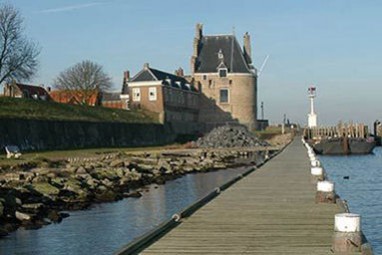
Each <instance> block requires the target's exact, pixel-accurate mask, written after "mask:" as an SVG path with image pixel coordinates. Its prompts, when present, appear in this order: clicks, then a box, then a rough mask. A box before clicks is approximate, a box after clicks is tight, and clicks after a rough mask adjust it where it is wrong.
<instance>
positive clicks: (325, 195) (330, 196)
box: [316, 181, 337, 204]
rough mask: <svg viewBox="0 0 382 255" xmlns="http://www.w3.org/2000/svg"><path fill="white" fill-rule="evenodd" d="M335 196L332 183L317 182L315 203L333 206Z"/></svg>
mask: <svg viewBox="0 0 382 255" xmlns="http://www.w3.org/2000/svg"><path fill="white" fill-rule="evenodd" d="M336 200H337V195H336V193H335V192H334V183H333V182H330V181H318V182H317V192H316V203H327V204H335V203H336Z"/></svg>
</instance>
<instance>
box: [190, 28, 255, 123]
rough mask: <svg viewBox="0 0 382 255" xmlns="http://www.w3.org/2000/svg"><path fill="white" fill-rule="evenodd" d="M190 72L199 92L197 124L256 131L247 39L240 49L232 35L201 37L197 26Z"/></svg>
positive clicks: (200, 29) (253, 84)
mask: <svg viewBox="0 0 382 255" xmlns="http://www.w3.org/2000/svg"><path fill="white" fill-rule="evenodd" d="M193 48H194V52H193V55H192V57H191V72H192V77H193V79H194V81H195V84H199V85H200V88H201V94H202V97H201V103H200V116H199V120H200V122H202V123H206V124H207V125H209V126H216V125H221V124H223V123H227V122H239V123H241V124H244V125H246V126H248V127H249V128H250V129H252V128H256V127H257V73H256V69H255V68H254V67H253V65H252V59H251V41H250V35H249V34H248V33H246V34H245V35H244V46H243V49H242V48H241V47H240V44H239V43H238V41H237V40H236V37H235V36H234V35H203V26H202V25H201V24H197V26H196V35H195V39H194V44H193Z"/></svg>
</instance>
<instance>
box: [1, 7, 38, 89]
mask: <svg viewBox="0 0 382 255" xmlns="http://www.w3.org/2000/svg"><path fill="white" fill-rule="evenodd" d="M23 32H24V27H23V18H22V17H21V15H20V13H19V11H18V10H17V9H15V8H14V7H13V6H12V5H8V4H0V84H2V83H3V82H4V81H6V82H9V81H11V80H29V79H30V78H31V77H32V76H33V75H34V74H35V72H36V71H37V65H38V62H37V57H38V55H39V54H40V49H39V47H38V46H37V45H36V44H35V43H33V42H32V41H30V40H28V39H27V38H26V37H25V36H24V35H23Z"/></svg>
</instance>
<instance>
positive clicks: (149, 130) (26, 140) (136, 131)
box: [0, 119, 177, 151]
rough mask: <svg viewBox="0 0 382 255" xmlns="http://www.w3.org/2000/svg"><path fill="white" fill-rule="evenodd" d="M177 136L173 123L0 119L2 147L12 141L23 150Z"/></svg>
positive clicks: (144, 142)
mask: <svg viewBox="0 0 382 255" xmlns="http://www.w3.org/2000/svg"><path fill="white" fill-rule="evenodd" d="M176 136H177V134H176V133H174V132H173V130H172V127H170V126H165V125H160V124H125V123H97V122H78V121H77V122H71V121H42V120H27V119H0V148H3V147H4V146H5V145H11V144H12V145H17V146H19V147H20V149H21V150H23V151H37V150H52V149H55V150H56V149H77V148H92V147H120V146H129V147H133V146H153V145H162V144H167V143H171V142H173V141H174V140H175V139H176Z"/></svg>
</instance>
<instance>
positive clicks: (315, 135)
mask: <svg viewBox="0 0 382 255" xmlns="http://www.w3.org/2000/svg"><path fill="white" fill-rule="evenodd" d="M345 136H346V137H349V138H367V137H368V136H370V133H369V128H368V126H367V125H365V124H362V123H357V124H353V123H342V122H340V123H339V124H338V125H337V126H332V127H315V128H306V129H304V137H305V138H306V139H307V140H312V139H313V140H317V139H323V138H328V137H345Z"/></svg>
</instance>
